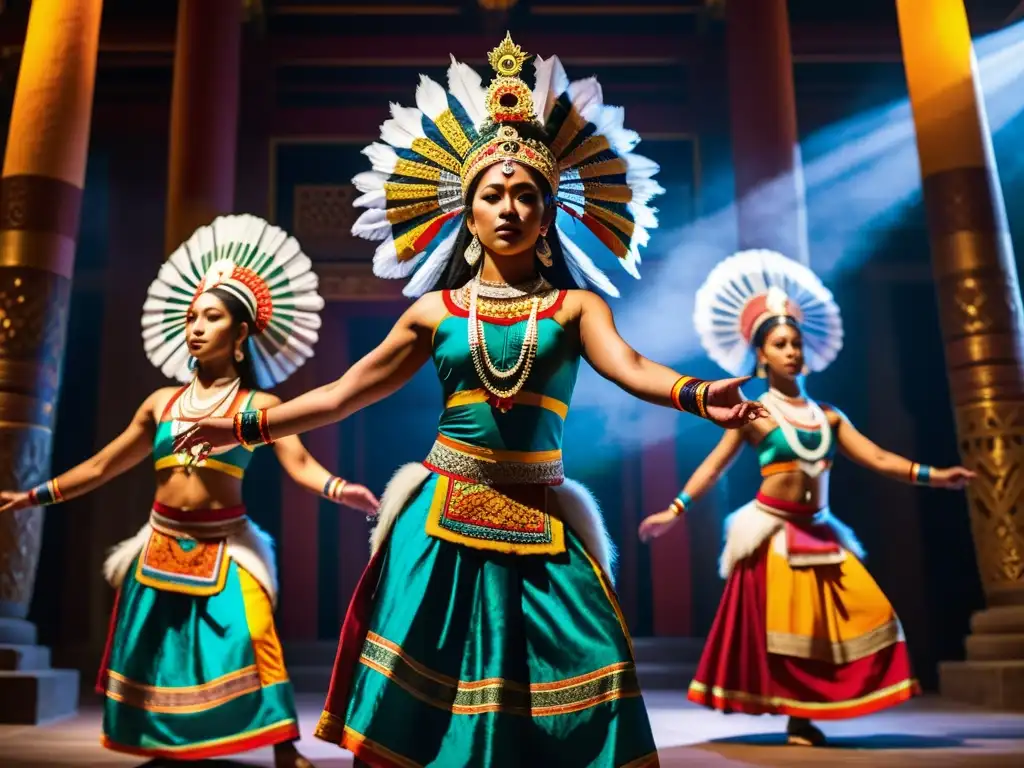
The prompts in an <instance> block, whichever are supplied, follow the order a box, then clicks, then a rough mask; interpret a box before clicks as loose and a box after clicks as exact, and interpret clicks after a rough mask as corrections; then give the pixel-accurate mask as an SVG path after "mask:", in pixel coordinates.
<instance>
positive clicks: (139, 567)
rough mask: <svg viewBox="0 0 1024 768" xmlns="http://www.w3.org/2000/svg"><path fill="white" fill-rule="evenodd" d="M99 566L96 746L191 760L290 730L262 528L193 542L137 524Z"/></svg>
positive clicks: (290, 708) (278, 737)
mask: <svg viewBox="0 0 1024 768" xmlns="http://www.w3.org/2000/svg"><path fill="white" fill-rule="evenodd" d="M162 511H163V512H173V510H167V508H163V510H162ZM189 514H196V513H189ZM105 570H106V571H107V577H108V579H109V580H111V582H112V583H114V585H115V586H117V587H118V592H117V598H116V601H115V604H114V610H113V614H112V617H111V624H110V632H109V635H108V640H107V650H106V653H105V655H104V661H103V664H102V665H101V667H100V674H99V679H98V681H97V690H98V692H99V693H101V694H102V695H103V696H104V708H103V736H102V740H103V744H104V746H106V747H107V748H109V749H112V750H116V751H119V752H126V753H130V754H135V755H141V756H146V757H154V758H157V757H159V758H167V759H173V760H202V759H208V758H216V757H222V756H226V755H231V754H235V753H239V752H244V751H247V750H251V749H259V748H262V747H267V746H270V745H273V744H278V743H281V742H285V741H291V740H295V739H298V738H299V729H298V719H297V715H296V710H295V701H294V694H293V692H292V686H291V683H290V681H289V679H288V675H287V672H286V670H285V665H284V658H283V653H282V649H281V643H280V641H279V639H278V636H277V631H276V629H275V626H274V618H273V596H274V593H275V592H276V576H275V573H274V570H273V560H272V549H271V546H270V540H269V537H267V536H266V534H263V533H262V532H261V531H259V530H258V529H257V528H256V527H255V525H254V524H252V523H248V525H247V526H246V527H245V529H244V531H243V532H242V535H240V536H233V537H231V538H225V539H207V540H203V541H197V540H195V539H193V538H191V537H188V536H180V537H176V536H168V535H165V534H162V533H161V532H160V531H159V530H154V529H152V528H151V527H150V526H149V524H147V526H146V527H144V528H143V530H141V531H140V532H139V534H138V535H137V536H136V537H134V539H129V540H128V541H126V542H123V543H122V544H121V545H119V546H118V547H117V548H116V549H115V550H114V552H113V554H112V555H111V556H110V558H109V559H108V561H107V564H106V568H105Z"/></svg>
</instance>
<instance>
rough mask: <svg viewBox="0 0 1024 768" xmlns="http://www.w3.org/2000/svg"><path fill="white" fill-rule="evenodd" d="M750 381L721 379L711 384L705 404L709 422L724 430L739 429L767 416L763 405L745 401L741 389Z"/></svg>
mask: <svg viewBox="0 0 1024 768" xmlns="http://www.w3.org/2000/svg"><path fill="white" fill-rule="evenodd" d="M748 381H750V377H749V376H741V377H739V378H737V379H719V380H717V381H713V382H711V386H710V387H708V393H707V400H706V401H705V403H704V408H705V409H706V410H707V412H708V421H712V422H714V423H715V424H717V425H718V426H720V427H723V428H724V429H737V428H739V427H742V426H743V425H744V424H747V423H749V422H751V421H753V420H754V419H759V418H762V417H763V416H766V415H767V412H766V411H765V409H764V406H763V405H761V403H759V402H757V401H756V400H744V399H743V392H742V391H741V390H740V387H742V386H743V385H744V384H746V383H747V382H748Z"/></svg>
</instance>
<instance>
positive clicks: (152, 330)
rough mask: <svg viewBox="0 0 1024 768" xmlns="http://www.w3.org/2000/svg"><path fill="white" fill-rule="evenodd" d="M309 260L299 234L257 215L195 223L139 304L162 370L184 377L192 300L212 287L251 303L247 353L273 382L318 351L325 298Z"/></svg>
mask: <svg viewBox="0 0 1024 768" xmlns="http://www.w3.org/2000/svg"><path fill="white" fill-rule="evenodd" d="M312 266H313V265H312V262H311V261H310V260H309V257H307V256H306V255H305V254H304V253H303V252H302V249H301V248H300V247H299V244H298V242H296V240H295V238H293V237H291V236H289V235H288V233H286V232H285V231H284V230H282V229H280V228H279V227H275V226H273V225H272V224H268V223H267V222H265V221H264V220H263V219H261V218H259V217H257V216H250V215H242V216H221V217H218V218H217V219H215V220H214V222H213V223H212V224H210V225H207V226H202V227H200V228H199V229H197V230H196V231H195V232H194V233H193V235H192V237H190V238H189V239H188V240H187V241H186V242H185V243H183V244H182V245H180V246H179V247H178V248H177V250H175V251H174V253H172V254H171V255H170V257H169V258H168V259H167V261H166V262H164V264H163V266H162V267H160V272H159V274H158V275H157V278H156V279H155V280H154V281H153V282H152V283H151V284H150V286H149V291H148V294H147V296H146V303H145V305H144V306H143V308H142V340H143V344H144V346H145V349H146V356H147V357H148V358H149V360H150V362H151V363H153V365H155V366H156V367H157V368H159V369H160V370H161V371H162V372H163V374H164V375H165V376H168V377H170V378H174V379H178V380H179V381H182V382H186V381H188V380H189V379H190V378H191V376H192V371H191V368H190V366H189V351H188V340H187V338H186V336H185V325H186V320H187V318H188V312H189V309H190V308H191V307H192V305H193V303H195V300H196V299H197V298H199V296H201V295H202V294H203V293H205V292H206V291H210V290H213V289H214V288H217V289H220V290H223V291H225V292H227V293H229V294H231V295H232V296H234V297H235V298H236V299H238V300H239V301H240V302H241V303H242V305H243V306H244V307H245V308H246V310H247V312H248V315H249V318H248V319H249V320H250V321H251V322H252V330H253V333H252V335H250V336H249V338H248V339H247V340H246V354H247V355H248V356H249V357H250V358H251V359H252V361H253V368H254V370H255V372H256V381H257V384H258V385H259V386H260V387H262V388H264V389H268V388H270V387H271V386H273V385H274V384H279V383H281V382H282V381H284V380H285V379H286V378H288V377H289V376H290V375H291V374H292V373H294V372H295V371H296V370H297V369H298V368H299V366H301V365H302V364H303V363H304V362H305V361H306V360H308V359H309V358H310V357H312V356H313V345H314V344H315V343H316V341H317V337H318V331H319V329H320V315H319V312H320V310H321V309H323V306H324V300H323V298H321V297H320V295H319V294H318V293H317V283H318V279H317V276H316V273H315V272H313V269H312Z"/></svg>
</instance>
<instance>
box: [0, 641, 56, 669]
mask: <svg viewBox="0 0 1024 768" xmlns="http://www.w3.org/2000/svg"><path fill="white" fill-rule="evenodd" d="M49 668H50V649H49V648H47V647H46V646H45V645H12V644H7V643H0V672H25V671H27V670H32V669H49Z"/></svg>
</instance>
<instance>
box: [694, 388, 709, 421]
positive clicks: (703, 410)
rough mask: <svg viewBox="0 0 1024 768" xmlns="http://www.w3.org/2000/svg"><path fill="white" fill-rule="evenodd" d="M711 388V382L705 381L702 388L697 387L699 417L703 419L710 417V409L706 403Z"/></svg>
mask: <svg viewBox="0 0 1024 768" xmlns="http://www.w3.org/2000/svg"><path fill="white" fill-rule="evenodd" d="M710 388H711V382H710V381H705V382H703V383H702V384H701V385H700V386H698V387H697V392H696V395H697V398H696V399H697V415H698V416H700V417H701V418H702V419H706V418H707V417H708V407H707V402H706V401H707V396H708V389H710Z"/></svg>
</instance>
